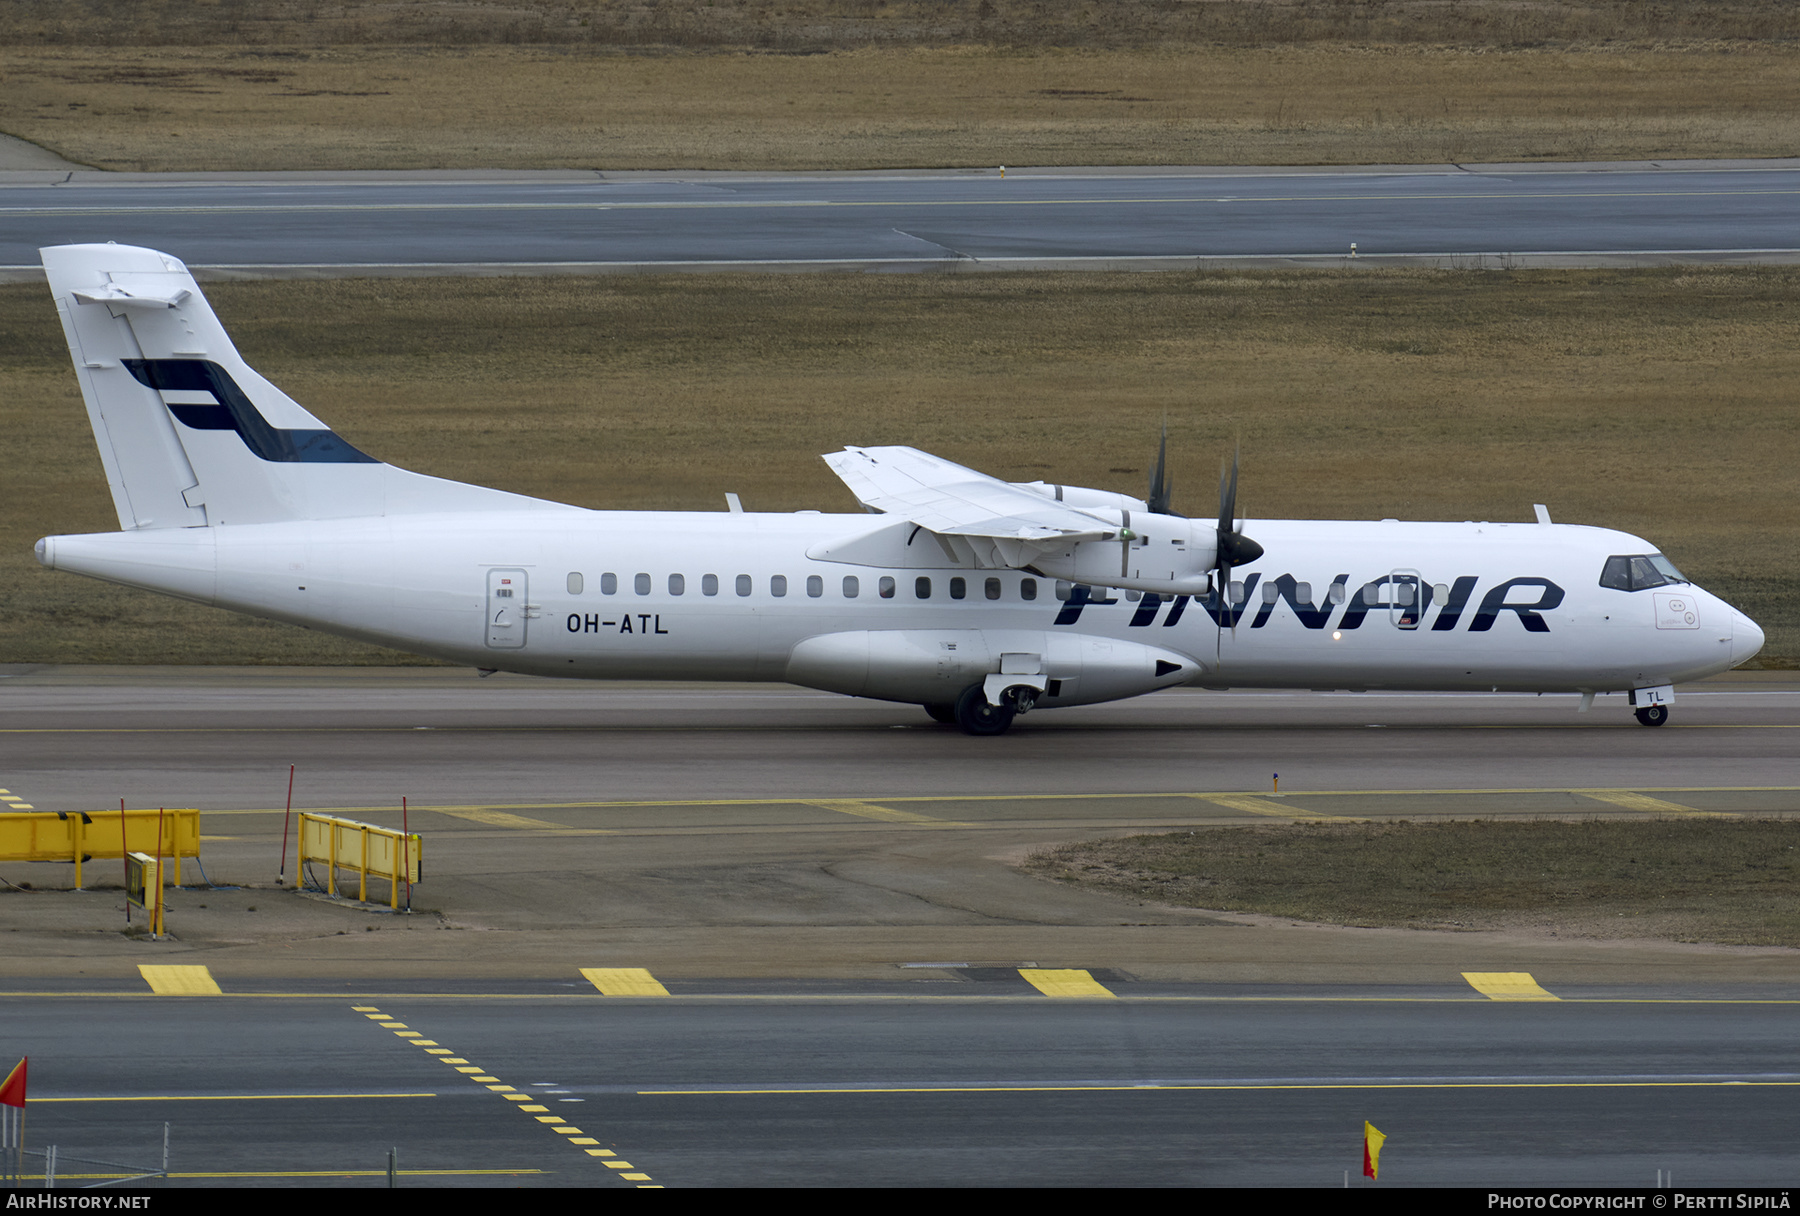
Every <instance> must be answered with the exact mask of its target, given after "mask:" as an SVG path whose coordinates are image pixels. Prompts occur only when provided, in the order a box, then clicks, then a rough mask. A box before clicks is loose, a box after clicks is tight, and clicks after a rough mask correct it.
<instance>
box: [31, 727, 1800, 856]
mask: <svg viewBox="0 0 1800 1216" xmlns="http://www.w3.org/2000/svg"><path fill="white" fill-rule="evenodd" d="M1795 729H1800V726H1797V727H1795ZM5 733H7V732H6V731H0V734H5ZM1590 792H1593V791H1591V790H1586V789H1574V788H1570V787H1568V786H1513V787H1510V788H1508V787H1501V786H1474V787H1469V788H1463V789H1454V788H1452V789H1404V790H1395V789H1367V790H1304V791H1301V790H1296V791H1294V792H1293V796H1294V797H1303V798H1306V799H1307V800H1309V801H1310V800H1313V799H1318V798H1421V797H1432V798H1445V797H1462V796H1467V795H1477V794H1479V795H1495V794H1498V795H1510V796H1519V795H1525V794H1564V795H1570V794H1573V795H1581V794H1586V793H1590ZM1654 792H1655V793H1659V794H1796V793H1800V785H1682V786H1664V787H1661V788H1657V789H1654ZM1264 797H1265V800H1266V801H1268V802H1269V804H1270V805H1271V806H1280V805H1281V804H1282V803H1285V802H1287V801H1288V797H1287V796H1286V795H1284V796H1283V797H1282V798H1281V799H1280V800H1279V801H1276V800H1273V799H1267V798H1266V796H1264ZM1184 798H1203V799H1205V798H1251V799H1256V798H1258V794H1257V793H1256V792H1255V791H1252V790H1170V791H1167V792H1128V793H1116V792H1107V793H1076V794H1056V793H1042V794H898V795H895V796H893V797H883V796H880V795H872V796H870V797H869V798H866V799H865V798H844V799H805V798H798V799H796V798H664V799H652V798H627V799H608V800H604V801H594V802H520V803H512V804H506V806H505V807H504V809H506V810H512V811H538V812H540V813H541V812H546V811H611V810H664V809H675V808H682V807H731V808H736V807H773V806H796V805H800V806H809V805H810V806H823V805H827V804H829V805H830V806H831V808H832V809H837V810H843V809H844V808H846V807H848V806H852V805H853V806H856V807H859V808H861V807H879V808H880V809H881V810H884V811H892V812H894V813H895V814H902V813H904V812H899V811H896V810H895V808H894V807H893V806H889V805H885V804H890V803H896V804H905V803H913V804H918V803H923V804H926V805H931V804H941V803H951V804H956V805H969V804H978V805H986V804H988V803H995V804H1005V803H1013V802H1045V803H1056V802H1126V803H1130V802H1177V801H1180V800H1181V799H1184ZM294 809H295V810H302V809H310V810H311V811H312V812H313V813H315V814H321V815H371V816H373V815H380V814H383V813H387V812H392V811H393V808H392V807H388V806H339V807H313V808H301V807H296V808H294ZM502 809H503V808H502V807H501V806H496V805H486V806H463V805H450V804H446V805H442V806H415V807H414V808H413V810H415V811H435V812H436V813H438V814H440V815H450V816H452V817H456V818H473V816H474V813H477V812H479V813H487V812H494V811H500V810H502ZM206 813H207V814H208V815H211V816H219V815H280V814H282V813H283V808H282V807H278V806H274V807H237V808H231V809H222V810H216V811H208V812H206ZM845 813H846V814H854V813H855V812H852V811H848V810H845ZM1283 813H1284V814H1293V811H1292V810H1289V811H1285V812H1283ZM1310 813H1316V812H1309V814H1310ZM519 818H524V817H523V816H519ZM927 818H929V817H927ZM475 822H481V820H479V819H476V820H475ZM528 822H530V821H528ZM537 822H543V821H537ZM937 822H939V823H944V824H949V823H953V822H955V821H953V820H939V821H937ZM958 826H967V827H980V826H985V825H981V824H959V825H958ZM544 828H545V829H546V830H555V831H561V832H568V833H571V834H577V835H579V834H581V833H583V832H588V833H601V832H604V831H606V829H583V828H569V827H563V826H561V825H559V824H551V823H545V824H544ZM612 830H613V831H619V832H624V831H633V832H641V831H648V830H651V829H644V828H630V829H612Z"/></svg>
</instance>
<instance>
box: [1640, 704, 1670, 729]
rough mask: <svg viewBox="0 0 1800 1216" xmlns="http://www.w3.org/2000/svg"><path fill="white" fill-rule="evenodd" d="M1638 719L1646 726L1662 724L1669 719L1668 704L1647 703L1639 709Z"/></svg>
mask: <svg viewBox="0 0 1800 1216" xmlns="http://www.w3.org/2000/svg"><path fill="white" fill-rule="evenodd" d="M1637 720H1638V721H1639V722H1642V723H1643V724H1644V725H1645V726H1661V725H1662V724H1663V723H1664V722H1667V721H1668V720H1669V707H1668V706H1667V705H1645V706H1643V707H1642V708H1640V709H1639V710H1638V711H1637Z"/></svg>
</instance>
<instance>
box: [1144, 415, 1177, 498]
mask: <svg viewBox="0 0 1800 1216" xmlns="http://www.w3.org/2000/svg"><path fill="white" fill-rule="evenodd" d="M1168 458H1169V423H1168V420H1167V419H1166V418H1165V419H1164V420H1163V428H1162V442H1161V443H1160V444H1158V445H1157V448H1156V471H1155V472H1153V473H1151V474H1150V492H1149V493H1148V494H1146V495H1144V501H1145V502H1146V503H1147V504H1148V505H1149V507H1150V510H1151V511H1152V512H1153V513H1155V514H1157V515H1174V514H1175V512H1173V511H1171V510H1170V509H1169V506H1170V498H1171V496H1172V495H1173V494H1174V492H1175V481H1174V479H1173V478H1171V477H1169V476H1168V474H1167V468H1168Z"/></svg>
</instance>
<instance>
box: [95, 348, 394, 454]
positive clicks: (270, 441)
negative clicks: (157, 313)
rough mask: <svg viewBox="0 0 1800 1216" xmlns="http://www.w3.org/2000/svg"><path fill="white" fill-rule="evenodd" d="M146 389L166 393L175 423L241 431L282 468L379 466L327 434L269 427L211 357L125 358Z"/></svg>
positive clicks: (247, 442) (256, 450)
mask: <svg viewBox="0 0 1800 1216" xmlns="http://www.w3.org/2000/svg"><path fill="white" fill-rule="evenodd" d="M122 362H123V363H124V364H125V368H126V370H127V371H129V372H130V373H131V374H132V376H133V377H134V378H135V379H136V380H137V382H138V383H139V384H141V385H143V386H144V387H145V388H153V389H156V390H157V391H158V392H159V393H163V394H165V396H164V398H163V404H164V405H166V406H167V407H168V409H169V412H170V413H171V414H173V415H175V421H177V422H179V423H181V425H182V426H185V427H188V428H189V429H191V430H196V431H236V432H237V433H238V438H240V439H242V440H243V441H244V446H245V447H247V448H249V449H250V450H251V451H252V452H253V453H255V454H256V456H257V457H258V458H260V459H262V460H267V461H271V462H276V463H281V464H379V463H380V462H379V461H377V460H376V459H375V458H374V457H373V456H370V455H367V454H366V453H363V452H359V451H357V450H356V449H355V448H353V447H351V446H350V445H349V444H348V443H345V442H344V441H343V440H342V439H340V438H339V437H338V436H337V434H336V433H335V432H333V431H328V430H282V429H281V428H279V427H273V426H270V425H269V420H268V419H266V418H264V417H263V416H262V412H261V411H260V410H258V409H257V408H256V403H255V402H253V401H251V400H250V398H249V397H248V396H247V395H246V394H245V393H244V390H243V389H241V388H239V387H238V384H237V381H235V380H233V379H232V378H231V376H230V374H229V373H228V372H226V370H225V369H224V368H222V367H220V366H219V365H218V364H217V363H214V362H212V360H210V359H125V360H122ZM203 393H204V394H206V395H207V396H210V397H211V398H212V400H211V401H205V402H195V401H170V400H169V399H168V396H167V394H182V395H185V396H188V397H193V396H198V395H200V394H203Z"/></svg>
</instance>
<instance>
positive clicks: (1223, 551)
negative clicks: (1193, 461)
mask: <svg viewBox="0 0 1800 1216" xmlns="http://www.w3.org/2000/svg"><path fill="white" fill-rule="evenodd" d="M1237 482H1238V453H1237V450H1236V449H1235V448H1234V449H1233V450H1232V453H1231V467H1230V468H1229V469H1220V471H1219V527H1218V560H1217V562H1216V563H1215V565H1216V569H1217V570H1218V572H1219V602H1220V604H1221V606H1223V607H1224V609H1225V611H1227V612H1229V613H1231V635H1232V637H1234V638H1235V637H1236V636H1237V621H1238V615H1239V613H1240V609H1239V607H1238V605H1236V604H1233V603H1232V602H1231V568H1232V567H1233V566H1244V565H1248V564H1249V563H1251V562H1253V561H1255V560H1256V559H1257V558H1259V557H1261V556H1262V555H1263V547H1262V546H1261V545H1259V544H1257V543H1256V542H1255V541H1253V540H1251V539H1250V538H1249V537H1248V536H1245V535H1244V534H1243V533H1242V532H1240V531H1238V521H1237Z"/></svg>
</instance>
